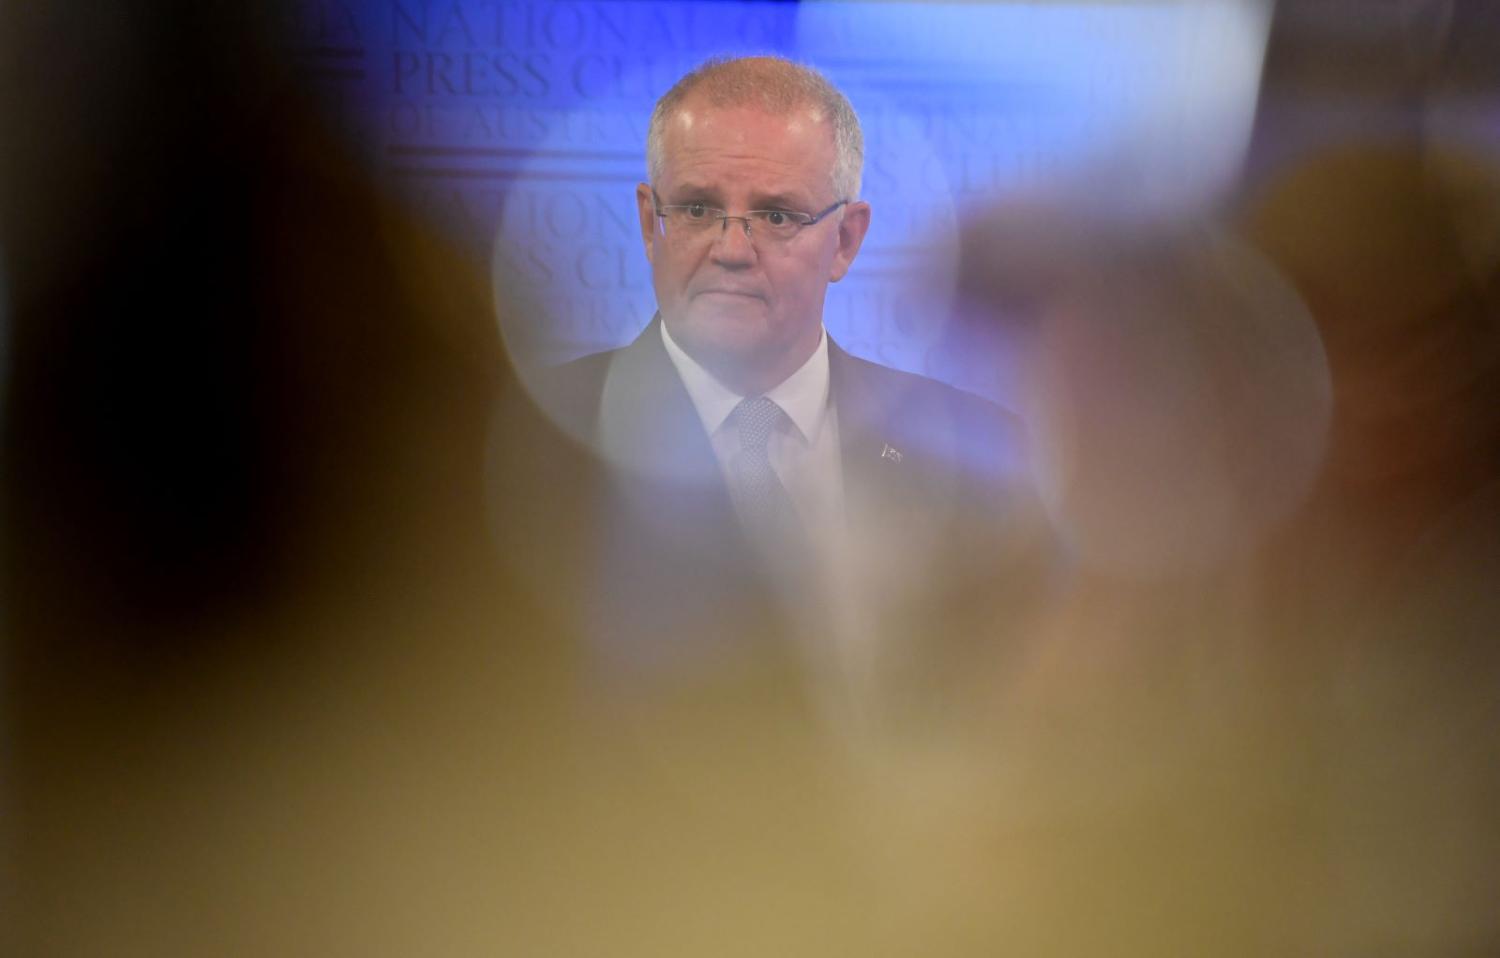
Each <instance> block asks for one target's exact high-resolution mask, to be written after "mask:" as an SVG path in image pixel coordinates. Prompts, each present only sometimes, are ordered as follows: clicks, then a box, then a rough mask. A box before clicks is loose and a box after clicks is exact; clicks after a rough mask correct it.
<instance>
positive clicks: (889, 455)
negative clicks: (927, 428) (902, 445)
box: [880, 443, 902, 463]
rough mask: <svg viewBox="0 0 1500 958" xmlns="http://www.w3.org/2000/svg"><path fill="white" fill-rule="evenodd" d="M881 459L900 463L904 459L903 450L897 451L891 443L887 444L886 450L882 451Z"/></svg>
mask: <svg viewBox="0 0 1500 958" xmlns="http://www.w3.org/2000/svg"><path fill="white" fill-rule="evenodd" d="M880 458H882V459H889V460H890V461H891V462H896V463H899V462H900V461H901V459H902V456H901V450H900V449H897V448H896V447H895V446H893V445H891V444H890V443H886V444H885V446H884V448H882V449H881V450H880Z"/></svg>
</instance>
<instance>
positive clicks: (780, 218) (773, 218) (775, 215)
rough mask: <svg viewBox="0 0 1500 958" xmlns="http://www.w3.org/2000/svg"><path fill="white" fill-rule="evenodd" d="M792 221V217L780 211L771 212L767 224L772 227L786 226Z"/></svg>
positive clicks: (768, 213)
mask: <svg viewBox="0 0 1500 958" xmlns="http://www.w3.org/2000/svg"><path fill="white" fill-rule="evenodd" d="M790 221H791V217H789V216H787V215H786V214H785V213H783V212H781V211H780V210H770V211H768V212H767V213H766V222H767V223H769V224H770V225H772V226H785V225H786V224H787V223H788V222H790Z"/></svg>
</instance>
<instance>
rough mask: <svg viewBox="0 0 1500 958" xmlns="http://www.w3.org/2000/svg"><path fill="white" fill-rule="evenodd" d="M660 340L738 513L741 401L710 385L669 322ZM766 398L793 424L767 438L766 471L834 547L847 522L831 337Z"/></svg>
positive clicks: (816, 539)
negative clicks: (734, 418) (736, 415)
mask: <svg viewBox="0 0 1500 958" xmlns="http://www.w3.org/2000/svg"><path fill="white" fill-rule="evenodd" d="M661 338H662V343H663V344H664V345H665V346H666V348H667V356H668V357H670V358H671V360H672V365H673V366H675V367H676V368H677V374H678V375H679V376H681V377H682V384H683V385H684V386H685V387H687V392H688V396H689V398H691V399H692V401H693V407H694V408H695V409H696V410H697V411H698V416H699V418H700V419H702V421H703V428H704V430H705V431H706V432H707V433H708V436H709V440H710V442H711V443H712V444H713V448H714V455H715V457H716V458H717V459H718V460H719V468H720V470H721V471H722V472H723V474H724V481H725V483H726V484H727V485H728V487H729V491H730V497H731V498H732V499H733V500H734V501H735V506H736V508H739V503H740V501H741V498H742V497H741V494H740V489H739V479H738V477H739V476H740V475H741V474H742V473H741V471H740V470H739V469H738V468H737V465H738V463H737V460H738V458H739V457H740V456H741V455H742V454H743V450H742V449H741V447H740V434H739V429H738V428H736V427H735V425H734V424H733V423H731V422H729V418H730V414H731V413H733V412H734V409H735V407H736V406H738V405H739V404H740V401H741V400H743V399H745V398H746V397H744V396H741V395H740V394H739V393H736V392H734V391H733V390H731V389H729V388H728V387H727V386H725V385H724V384H723V383H721V382H719V381H718V380H717V379H715V378H714V375H713V374H712V373H710V372H709V371H708V370H706V369H704V368H703V366H702V365H701V364H699V363H698V361H697V360H695V359H693V357H691V356H689V355H688V354H687V352H686V351H685V350H683V348H682V347H681V346H679V345H677V343H676V341H675V340H673V339H672V334H671V333H669V332H667V324H666V323H663V324H662V326H661ZM765 395H766V398H767V399H770V400H771V401H772V402H774V403H776V405H778V406H780V407H781V409H782V411H783V412H785V413H786V414H787V417H788V418H789V419H790V420H791V422H790V423H785V424H783V427H782V428H781V429H778V430H777V431H776V432H775V433H774V434H773V435H772V436H771V440H770V443H769V446H768V448H767V452H768V453H769V454H770V458H771V468H772V469H774V470H776V476H777V478H779V479H780V480H781V484H782V485H783V486H785V487H786V491H787V494H788V495H789V496H791V499H792V505H793V507H794V508H796V510H797V516H798V518H799V519H801V520H802V527H803V528H804V529H806V530H807V533H808V536H809V538H810V539H811V541H812V542H813V543H815V544H817V547H818V548H819V551H820V552H822V551H824V550H825V549H826V548H838V547H839V546H840V545H841V544H842V542H843V539H844V532H845V529H846V528H847V524H846V517H845V513H844V463H843V458H842V455H841V452H840V447H839V425H838V413H837V411H836V410H835V409H834V408H833V402H832V398H831V395H830V392H829V380H828V335H827V334H826V333H824V334H823V335H821V336H820V337H819V338H818V348H817V349H815V350H813V354H812V355H811V356H809V357H808V359H807V362H805V363H803V364H802V365H801V367H799V368H798V369H797V371H796V372H794V373H792V374H791V375H790V376H788V377H787V378H786V380H785V381H783V382H782V383H781V384H780V385H778V386H776V387H775V388H774V389H772V390H770V391H769V392H767V393H766V394H765ZM825 558H831V556H825Z"/></svg>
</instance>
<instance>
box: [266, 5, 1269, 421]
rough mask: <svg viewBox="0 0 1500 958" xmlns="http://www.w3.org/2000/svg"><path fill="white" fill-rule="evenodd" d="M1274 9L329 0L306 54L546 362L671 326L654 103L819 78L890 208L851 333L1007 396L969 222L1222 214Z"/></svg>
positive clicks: (1001, 345) (364, 140) (873, 193)
mask: <svg viewBox="0 0 1500 958" xmlns="http://www.w3.org/2000/svg"><path fill="white" fill-rule="evenodd" d="M1268 17H1269V11H1268V8H1267V5H1266V4H1264V3H1261V2H1258V0H1217V2H1216V0H1202V2H1198V3H1192V4H1186V3H1113V4H1097V3H1066V2H1061V3H1046V4H1042V3H990V4H982V3H974V4H919V3H852V2H837V3H800V4H796V3H764V2H737V3H685V2H590V3H581V2H557V3H549V2H497V0H383V2H369V0H313V2H307V3H302V4H300V5H298V6H297V7H296V12H295V14H294V16H293V18H292V22H291V23H289V24H288V35H289V40H288V42H289V45H290V48H291V51H292V53H293V55H294V57H295V60H296V63H297V64H298V65H299V68H300V69H301V70H303V71H304V72H305V74H306V75H307V76H308V77H309V78H310V79H311V80H312V81H313V82H314V83H315V85H316V86H318V87H319V88H321V90H322V91H323V92H324V93H325V94H326V95H327V96H328V98H329V100H330V102H331V104H332V106H333V109H335V110H336V111H337V114H338V116H339V117H340V120H341V122H343V123H344V124H345V126H346V128H347V130H348V131H349V133H350V134H351V135H352V136H354V137H355V138H356V140H357V142H359V143H360V144H361V145H362V147H363V148H364V149H365V150H366V152H367V154H368V156H369V158H370V160H371V162H373V163H375V164H376V165H377V167H378V170H379V172H380V175H381V176H382V177H383V178H384V179H385V180H386V182H387V183H388V184H389V185H390V186H391V187H392V188H393V189H394V190H396V191H398V192H399V193H400V194H401V195H402V196H403V197H404V198H405V199H406V200H408V201H409V202H411V203H414V204H415V205H416V206H417V207H418V208H420V209H421V210H422V211H423V212H424V213H426V214H428V215H431V216H432V217H434V219H435V220H436V221H438V222H440V223H442V224H443V225H444V227H445V228H446V229H448V230H450V231H451V232H452V233H453V235H454V236H455V237H456V238H457V240H458V242H459V243H460V245H461V247H462V248H463V249H465V250H467V251H469V252H472V253H473V254H474V255H475V256H476V257H480V258H482V259H483V260H484V261H485V262H486V263H488V264H489V265H490V266H491V268H492V271H493V275H494V276H495V278H496V284H497V287H498V288H499V290H500V291H501V293H502V294H503V296H504V299H505V301H507V302H510V303H513V304H520V305H519V306H518V307H517V308H513V309H512V310H510V311H509V313H510V315H509V318H508V319H507V320H506V333H507V336H508V338H509V340H510V341H511V343H512V345H513V348H514V350H515V352H516V353H517V355H518V358H520V359H521V360H523V361H542V362H546V361H555V360H562V359H566V358H568V357H571V356H575V355H580V354H582V353H586V352H591V351H595V350H599V349H604V348H608V347H611V346H614V345H618V344H620V343H623V342H626V341H628V340H629V339H630V338H632V337H633V336H634V335H635V334H636V333H637V332H638V331H639V330H640V328H641V327H642V326H643V325H644V324H645V323H646V321H647V320H649V318H650V316H651V313H652V295H651V287H650V277H649V272H648V268H647V263H646V261H645V257H644V254H643V253H642V251H641V249H640V238H639V233H638V228H637V226H636V219H635V210H634V199H633V188H634V185H635V183H636V182H638V181H640V180H642V179H644V177H645V171H644V166H645V162H644V153H645V127H646V120H647V117H648V115H649V113H650V110H651V107H652V105H653V103H654V102H655V100H656V98H657V97H658V96H660V95H661V94H662V93H663V92H665V90H666V89H667V88H668V87H669V86H670V85H671V84H672V83H673V82H674V81H675V80H676V78H677V77H679V76H680V75H681V74H682V73H684V72H686V71H687V70H688V69H690V68H691V67H692V66H694V65H696V64H697V63H698V62H700V61H701V60H703V59H704V58H706V57H708V56H712V55H716V54H729V53H755V52H775V53H779V54H783V55H786V56H789V57H792V58H794V59H798V60H801V61H804V62H808V63H811V64H813V65H814V66H817V67H818V68H820V69H821V70H823V71H824V72H825V73H826V74H827V75H828V76H829V77H830V78H831V79H832V80H833V81H834V82H835V83H836V84H838V85H839V86H840V87H841V88H842V89H844V90H845V92H846V93H847V94H848V95H849V97H850V99H851V100H852V101H853V103H854V106H855V108H856V110H857V111H858V112H859V114H860V117H861V120H862V122H863V124H864V129H865V136H866V142H867V159H866V168H865V178H864V182H865V186H864V194H865V195H864V198H865V199H867V200H869V201H870V203H871V204H872V206H873V208H874V218H873V223H872V226H871V229H870V233H869V236H868V239H867V241H866V244H865V248H864V250H863V252H862V253H861V254H860V258H859V261H858V262H857V263H856V264H855V266H854V269H853V271H852V273H851V274H850V276H849V277H848V278H847V279H846V280H845V281H844V282H842V283H840V284H837V285H836V286H834V287H833V288H832V289H831V290H830V293H829V301H828V307H827V312H826V315H825V320H826V323H827V325H828V328H829V330H830V331H831V332H832V333H833V335H834V336H835V338H837V339H839V341H840V342H841V343H842V344H843V345H845V346H846V347H847V348H848V349H850V350H851V351H853V352H855V353H858V354H861V355H865V356H867V357H870V358H873V359H877V360H879V361H881V362H885V363H887V364H889V365H893V366H897V367H900V368H905V369H909V370H913V371H918V372H923V373H926V374H928V375H933V376H936V377H938V378H942V379H945V380H948V381H950V382H953V383H956V384H958V385H960V386H963V387H965V388H969V389H971V390H974V391H977V392H981V393H984V394H987V395H989V396H992V397H994V398H998V399H1001V400H1002V401H1004V400H1005V399H1006V398H1007V392H1008V388H1009V387H1008V380H1009V369H1008V368H1007V361H1006V357H1007V351H1006V348H1005V339H1004V333H1003V331H1002V330H1001V329H1000V328H998V327H996V326H995V325H994V324H993V323H983V322H978V321H975V320H974V318H973V317H969V316H965V315H964V313H963V310H962V309H961V308H960V306H961V304H958V303H955V301H954V295H953V273H954V264H955V261H956V255H955V254H956V244H957V241H958V231H959V228H960V226H961V224H962V222H963V220H964V218H965V217H967V216H971V215H975V214H977V213H980V212H982V211H983V210H984V209H985V208H986V206H988V205H989V204H992V203H994V202H996V201H997V200H1000V199H1002V198H1004V197H1008V196H1013V195H1015V194H1018V193H1028V192H1036V191H1040V190H1047V189H1057V188H1059V186H1060V184H1065V183H1068V182H1075V183H1079V182H1088V183H1090V184H1091V189H1093V190H1094V193H1095V199H1096V201H1097V202H1098V203H1101V204H1104V205H1110V204H1116V205H1118V207H1119V210H1120V212H1122V213H1123V214H1124V215H1138V214H1140V213H1142V212H1149V213H1150V214H1151V215H1156V214H1158V213H1160V212H1161V211H1162V210H1169V211H1180V210H1182V209H1185V208H1192V207H1194V206H1196V205H1201V204H1203V203H1205V202H1212V199H1213V197H1214V196H1215V195H1216V193H1217V192H1218V191H1220V190H1222V188H1223V185H1224V184H1225V183H1226V182H1227V181H1228V179H1229V178H1230V177H1231V176H1232V175H1233V173H1234V171H1235V169H1236V167H1237V164H1238V163H1239V161H1240V157H1241V155H1242V153H1243V149H1244V146H1245V142H1246V140H1247V138H1248V134H1249V128H1250V120H1251V116H1252V114H1253V109H1254V102H1255V93H1256V85H1257V83H1258V79H1259V70H1260V62H1261V55H1262V51H1263V47H1264V41H1265V32H1266V25H1267V22H1268ZM980 252H981V255H982V251H980Z"/></svg>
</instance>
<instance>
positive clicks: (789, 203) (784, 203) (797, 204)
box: [752, 193, 807, 210]
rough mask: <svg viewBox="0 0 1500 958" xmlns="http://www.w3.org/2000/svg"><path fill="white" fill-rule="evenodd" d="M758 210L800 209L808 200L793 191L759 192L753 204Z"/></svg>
mask: <svg viewBox="0 0 1500 958" xmlns="http://www.w3.org/2000/svg"><path fill="white" fill-rule="evenodd" d="M752 205H753V206H754V207H755V208H756V209H758V210H800V209H802V208H803V207H804V206H806V205H807V202H806V200H804V199H803V198H802V197H800V196H796V195H794V194H791V193H769V194H757V195H756V197H755V202H754V204H752Z"/></svg>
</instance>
